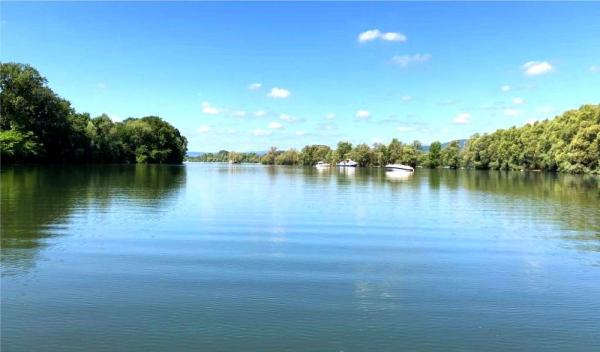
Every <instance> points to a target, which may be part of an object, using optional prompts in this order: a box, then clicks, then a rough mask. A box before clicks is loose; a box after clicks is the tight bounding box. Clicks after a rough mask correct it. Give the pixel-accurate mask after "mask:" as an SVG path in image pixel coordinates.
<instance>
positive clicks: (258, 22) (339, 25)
mask: <svg viewBox="0 0 600 352" xmlns="http://www.w3.org/2000/svg"><path fill="white" fill-rule="evenodd" d="M0 6H1V11H2V12H1V19H2V22H1V26H2V28H1V29H2V33H1V35H2V36H1V47H0V48H1V57H2V61H3V62H7V61H16V62H22V63H29V64H31V65H33V66H34V67H36V68H37V69H38V70H40V72H42V74H43V75H45V76H46V77H47V78H48V81H49V84H50V86H51V87H52V88H53V89H54V90H55V91H56V92H57V93H58V94H60V95H61V96H63V97H65V98H67V99H68V100H70V101H71V102H72V104H73V106H74V107H75V108H76V109H77V110H78V111H81V112H90V113H91V114H92V115H93V116H96V115H99V114H101V113H107V114H108V115H109V116H111V117H112V118H113V119H123V118H125V117H141V116H146V115H158V116H161V117H163V118H165V119H166V120H167V121H169V122H170V123H172V124H173V125H175V126H176V127H177V128H179V129H180V131H181V132H182V133H183V134H184V135H186V136H187V137H188V140H189V149H190V150H192V151H216V150H219V149H230V150H238V151H246V150H264V149H267V148H268V147H269V146H271V145H276V146H278V147H280V148H290V147H295V148H301V147H302V146H304V145H305V144H309V143H323V144H329V145H334V144H335V143H337V141H339V140H349V141H351V142H354V143H360V142H365V143H369V144H371V143H373V142H377V141H379V142H385V143H387V142H389V140H391V138H394V137H396V138H399V139H400V140H402V141H406V142H410V141H412V140H414V139H418V140H420V141H422V142H423V143H425V144H427V143H429V142H431V141H433V140H441V141H448V140H452V139H460V138H468V137H469V136H470V135H472V134H473V133H475V132H488V131H493V130H495V129H497V128H506V127H510V126H513V125H522V124H525V123H527V122H528V121H533V120H537V119H544V118H548V117H552V116H554V115H556V114H559V113H561V112H562V111H564V110H567V109H571V108H577V107H579V106H580V105H582V104H586V103H596V104H597V103H600V45H599V43H600V41H599V39H598V38H600V21H598V14H599V13H600V3H496V2H494V3H413V2H411V3H189V2H185V3H164V2H163V3H121V2H108V3H7V2H2V3H1V4H0Z"/></svg>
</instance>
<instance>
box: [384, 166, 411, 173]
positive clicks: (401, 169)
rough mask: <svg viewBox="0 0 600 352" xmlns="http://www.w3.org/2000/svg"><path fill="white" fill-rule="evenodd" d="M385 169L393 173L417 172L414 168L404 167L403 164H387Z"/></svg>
mask: <svg viewBox="0 0 600 352" xmlns="http://www.w3.org/2000/svg"><path fill="white" fill-rule="evenodd" d="M385 168H386V170H388V171H392V172H408V173H413V172H415V169H414V168H413V167H412V166H409V165H402V164H387V165H386V166H385Z"/></svg>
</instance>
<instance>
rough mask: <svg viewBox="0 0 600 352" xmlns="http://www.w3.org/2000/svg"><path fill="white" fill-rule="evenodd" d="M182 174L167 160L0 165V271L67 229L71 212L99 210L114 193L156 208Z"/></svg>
mask: <svg viewBox="0 0 600 352" xmlns="http://www.w3.org/2000/svg"><path fill="white" fill-rule="evenodd" d="M185 174H186V169H185V167H183V166H168V165H60V166H58V165H54V166H52V165H14V166H4V165H3V166H2V171H1V196H2V198H1V200H2V202H1V228H2V239H1V245H2V248H1V249H0V251H1V253H2V256H1V258H0V259H1V262H2V273H3V274H7V273H10V272H12V271H13V270H14V269H15V268H17V269H18V268H20V269H23V268H27V267H29V266H31V265H32V264H33V259H34V258H35V256H36V255H37V249H38V248H39V247H40V246H42V245H43V244H44V241H45V239H47V238H50V237H54V236H60V235H63V234H66V233H67V226H68V222H69V218H70V217H71V216H72V215H73V213H74V212H77V213H84V212H86V211H87V210H89V209H91V208H94V211H97V212H102V211H105V210H106V209H107V208H108V207H110V205H111V202H112V201H114V200H115V199H118V200H123V201H127V202H133V203H139V204H143V205H144V206H145V207H148V208H150V209H152V208H159V207H161V206H163V205H164V204H165V202H168V201H169V200H170V199H171V197H172V195H173V194H174V192H175V191H176V190H178V189H179V188H180V187H181V186H182V185H183V184H184V183H185Z"/></svg>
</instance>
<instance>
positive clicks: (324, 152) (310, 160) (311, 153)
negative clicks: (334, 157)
mask: <svg viewBox="0 0 600 352" xmlns="http://www.w3.org/2000/svg"><path fill="white" fill-rule="evenodd" d="M330 152H331V148H329V146H326V145H321V144H313V145H307V146H304V148H302V152H301V153H300V160H301V163H302V165H306V166H313V165H315V164H316V163H318V162H319V161H322V160H327V156H328V155H329V153H330Z"/></svg>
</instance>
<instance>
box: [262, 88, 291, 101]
mask: <svg viewBox="0 0 600 352" xmlns="http://www.w3.org/2000/svg"><path fill="white" fill-rule="evenodd" d="M267 95H268V96H269V97H271V98H276V99H285V98H287V97H289V96H290V95H292V93H291V92H290V91H289V90H287V89H284V88H277V87H275V88H273V89H271V91H270V92H269V94H267Z"/></svg>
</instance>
